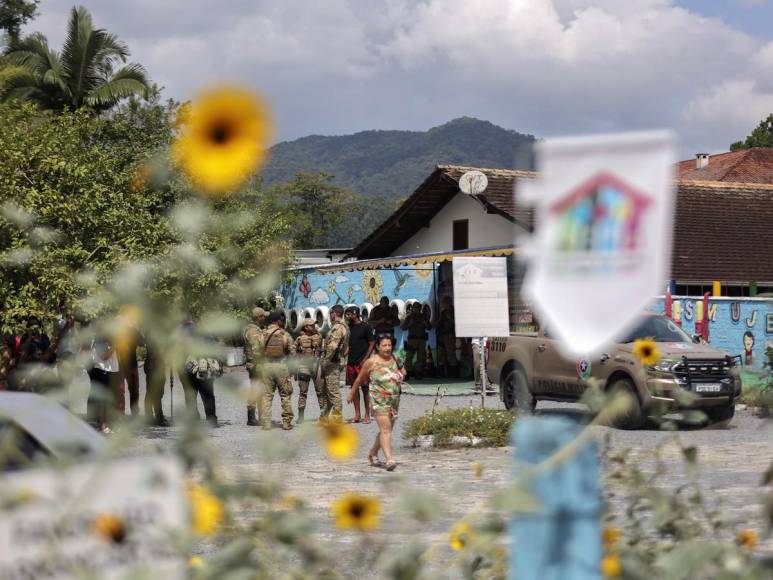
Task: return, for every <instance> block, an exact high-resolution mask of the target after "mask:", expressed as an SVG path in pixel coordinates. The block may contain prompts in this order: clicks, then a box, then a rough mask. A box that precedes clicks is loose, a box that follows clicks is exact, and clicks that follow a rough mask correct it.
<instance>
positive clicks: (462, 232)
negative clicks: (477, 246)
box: [453, 220, 470, 250]
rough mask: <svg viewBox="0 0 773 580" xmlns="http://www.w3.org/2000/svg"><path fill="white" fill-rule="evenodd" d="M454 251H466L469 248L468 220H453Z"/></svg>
mask: <svg viewBox="0 0 773 580" xmlns="http://www.w3.org/2000/svg"><path fill="white" fill-rule="evenodd" d="M453 244H454V248H453V249H454V250H466V249H468V248H469V247H470V222H469V220H454V239H453Z"/></svg>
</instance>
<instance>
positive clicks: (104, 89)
mask: <svg viewBox="0 0 773 580" xmlns="http://www.w3.org/2000/svg"><path fill="white" fill-rule="evenodd" d="M148 90H149V81H148V78H147V74H146V72H145V69H144V68H143V67H142V66H140V65H138V64H128V65H126V66H124V67H121V68H120V69H119V70H117V71H116V72H115V74H114V75H113V76H112V77H111V78H110V80H108V81H107V82H106V83H104V84H102V85H100V86H98V87H95V88H94V90H92V91H91V92H90V93H89V94H88V95H87V96H86V99H85V101H84V103H85V104H87V105H89V106H91V107H93V108H95V109H98V110H99V109H107V108H110V107H112V106H113V105H115V104H116V103H117V102H118V101H120V100H121V99H125V98H127V97H133V96H142V97H145V96H147V94H148Z"/></svg>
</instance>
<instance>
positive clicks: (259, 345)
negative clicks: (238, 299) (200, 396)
mask: <svg viewBox="0 0 773 580" xmlns="http://www.w3.org/2000/svg"><path fill="white" fill-rule="evenodd" d="M251 315H252V322H250V323H249V324H248V325H247V327H246V328H245V329H244V358H245V359H246V363H247V374H248V375H249V377H250V388H249V392H248V394H247V425H249V426H251V427H255V426H257V425H258V424H259V422H260V421H261V420H262V417H261V415H262V410H263V406H262V405H261V404H259V403H260V400H261V398H262V397H263V393H264V391H265V389H266V387H265V385H264V384H263V381H262V380H261V377H260V370H261V369H260V357H261V356H262V353H263V339H264V338H265V332H266V329H265V328H264V324H265V321H266V316H268V313H267V312H266V311H265V310H263V309H262V308H260V307H257V306H256V307H255V308H253V309H252V312H251ZM256 409H257V411H258V417H257V418H256V417H255V411H256ZM268 420H269V421H271V418H270V417H269V419H268Z"/></svg>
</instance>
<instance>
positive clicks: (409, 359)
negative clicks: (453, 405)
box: [402, 302, 432, 379]
mask: <svg viewBox="0 0 773 580" xmlns="http://www.w3.org/2000/svg"><path fill="white" fill-rule="evenodd" d="M402 329H403V330H405V331H407V332H408V337H407V338H406V341H405V369H406V371H407V372H408V375H410V377H411V378H416V379H420V378H422V377H423V376H424V364H425V363H426V361H427V339H428V338H429V335H428V334H427V332H428V331H429V330H431V329H432V324H430V322H429V321H428V320H427V319H426V318H425V317H424V314H423V313H422V311H421V304H419V303H418V302H414V303H413V305H412V306H411V311H410V312H409V313H408V316H406V317H405V320H404V321H403V326H402ZM414 358H415V362H414Z"/></svg>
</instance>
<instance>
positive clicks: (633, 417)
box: [609, 379, 647, 429]
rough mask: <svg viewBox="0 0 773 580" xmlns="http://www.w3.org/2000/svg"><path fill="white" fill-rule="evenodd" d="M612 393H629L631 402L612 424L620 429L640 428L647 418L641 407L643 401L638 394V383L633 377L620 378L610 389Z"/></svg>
mask: <svg viewBox="0 0 773 580" xmlns="http://www.w3.org/2000/svg"><path fill="white" fill-rule="evenodd" d="M609 392H610V393H613V394H614V393H623V394H625V395H628V398H629V401H630V404H629V405H628V408H627V409H626V410H625V411H624V412H622V413H620V414H619V415H618V416H617V417H615V418H614V420H613V422H612V425H613V426H614V427H617V428H618V429H639V428H640V427H642V426H643V425H644V423H645V421H646V419H647V417H646V416H645V414H644V412H643V411H642V408H641V402H640V401H639V397H638V396H637V395H636V385H634V383H633V381H632V380H631V379H619V380H617V381H615V382H614V383H613V384H612V386H611V387H610V389H609Z"/></svg>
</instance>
